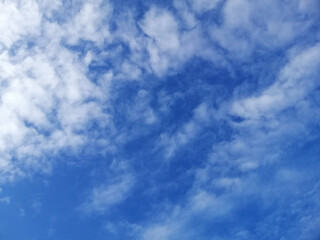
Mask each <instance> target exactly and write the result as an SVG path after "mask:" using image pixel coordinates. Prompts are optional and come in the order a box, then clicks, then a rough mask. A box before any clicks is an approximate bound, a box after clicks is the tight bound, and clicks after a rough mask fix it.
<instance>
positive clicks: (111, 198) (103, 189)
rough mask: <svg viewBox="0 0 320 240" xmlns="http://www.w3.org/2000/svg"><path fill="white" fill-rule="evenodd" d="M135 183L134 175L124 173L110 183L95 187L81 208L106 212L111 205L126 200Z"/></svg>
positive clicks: (99, 212) (91, 211)
mask: <svg viewBox="0 0 320 240" xmlns="http://www.w3.org/2000/svg"><path fill="white" fill-rule="evenodd" d="M133 184H134V177H133V176H132V175H124V176H122V177H120V178H119V179H116V180H114V181H112V182H110V183H105V184H102V185H100V186H97V187H94V188H93V189H92V191H91V192H90V194H89V198H88V199H87V201H86V202H85V203H84V204H83V205H82V206H81V210H83V211H84V212H86V213H88V214H92V213H98V214H102V213H105V212H106V211H108V210H109V209H110V207H112V206H114V205H116V204H118V203H121V202H122V201H124V200H125V199H126V198H127V197H128V194H129V192H130V190H131V188H132V186H133Z"/></svg>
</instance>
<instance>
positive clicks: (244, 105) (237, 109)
mask: <svg viewBox="0 0 320 240" xmlns="http://www.w3.org/2000/svg"><path fill="white" fill-rule="evenodd" d="M319 66H320V45H319V44H318V45H315V46H313V47H310V48H307V49H305V50H304V51H302V52H301V53H299V54H297V55H295V56H294V57H292V59H290V62H289V63H288V64H287V65H286V66H285V67H284V68H283V69H282V70H281V72H280V73H279V76H278V79H277V80H276V81H275V83H274V84H273V85H271V86H270V87H269V88H268V89H266V90H265V91H263V92H262V93H261V94H260V95H259V96H255V97H249V98H246V99H243V100H240V101H236V102H235V103H234V104H233V106H232V110H231V112H232V113H233V114H236V115H239V116H242V117H245V118H249V119H257V118H261V117H269V118H270V117H272V116H274V114H276V113H279V112H280V111H282V110H284V109H286V108H288V107H294V106H295V105H296V104H297V102H298V101H300V100H302V99H303V98H305V97H306V96H307V95H308V93H309V92H310V91H312V90H313V89H314V88H315V87H316V86H318V83H317V81H316V79H314V77H315V76H316V74H318V73H319Z"/></svg>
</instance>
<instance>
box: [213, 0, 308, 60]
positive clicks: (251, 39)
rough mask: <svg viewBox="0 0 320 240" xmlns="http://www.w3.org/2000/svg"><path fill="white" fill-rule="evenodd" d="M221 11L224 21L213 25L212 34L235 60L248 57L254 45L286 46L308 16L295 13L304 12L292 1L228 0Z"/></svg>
mask: <svg viewBox="0 0 320 240" xmlns="http://www.w3.org/2000/svg"><path fill="white" fill-rule="evenodd" d="M222 12H223V23H222V24H221V25H216V26H213V27H212V31H211V36H212V39H213V40H214V41H215V42H218V43H219V44H220V45H221V46H222V47H223V48H225V49H226V50H227V51H228V52H229V53H230V54H231V56H232V58H235V59H238V60H239V59H242V60H243V59H247V57H249V56H251V54H252V53H253V52H254V51H255V50H256V49H257V48H259V49H260V50H261V48H266V49H275V48H278V47H280V46H286V44H288V43H290V42H293V41H294V39H295V38H296V37H298V36H301V35H302V34H303V33H304V32H305V30H306V29H308V27H309V26H310V22H309V21H308V19H304V20H300V19H299V18H298V17H297V15H299V14H303V13H302V12H300V11H299V9H298V8H297V5H296V4H295V3H294V2H292V3H289V4H287V3H283V2H279V1H266V0H263V1H259V2H252V1H248V0H229V1H226V3H225V5H224V6H223V10H222ZM292 12H296V13H297V15H293V14H292ZM235 43H236V44H235Z"/></svg>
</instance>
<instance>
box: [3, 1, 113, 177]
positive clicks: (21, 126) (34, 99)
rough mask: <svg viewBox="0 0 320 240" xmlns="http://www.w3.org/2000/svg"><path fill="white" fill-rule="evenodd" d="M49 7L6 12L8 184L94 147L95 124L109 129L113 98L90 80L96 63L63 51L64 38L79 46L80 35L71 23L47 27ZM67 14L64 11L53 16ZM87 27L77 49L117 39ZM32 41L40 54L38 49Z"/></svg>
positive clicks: (10, 6) (86, 12)
mask: <svg viewBox="0 0 320 240" xmlns="http://www.w3.org/2000/svg"><path fill="white" fill-rule="evenodd" d="M43 4H45V3H43ZM43 4H42V5H41V7H40V8H39V5H38V3H37V2H35V1H31V0H30V1H24V2H19V1H5V2H3V3H2V6H1V10H0V11H1V12H2V13H1V14H0V15H1V17H0V18H2V20H1V21H0V29H1V31H2V33H3V34H2V35H1V36H2V37H0V42H2V44H4V45H5V46H6V48H5V49H3V51H2V52H1V54H0V61H1V66H0V79H1V97H0V99H1V101H0V113H1V120H0V122H1V124H0V156H1V161H0V172H1V177H0V178H1V179H0V180H1V181H7V180H15V179H16V177H22V176H27V175H29V174H32V172H33V171H35V170H36V171H42V172H48V171H50V169H51V162H50V161H49V158H50V156H51V155H54V154H56V153H58V152H59V151H60V150H61V149H63V148H68V147H72V148H74V149H76V148H78V147H79V146H81V145H82V144H83V143H84V142H86V138H87V135H88V132H87V127H88V124H89V123H90V121H92V120H94V121H97V122H98V123H101V124H102V125H103V126H106V125H108V123H109V118H108V116H107V115H106V114H105V113H104V112H103V110H102V108H103V106H102V105H103V103H105V101H106V99H107V98H108V93H107V92H103V91H105V90H106V89H105V88H104V87H101V88H99V87H98V86H97V85H95V84H94V83H92V82H91V81H90V80H89V79H88V78H87V76H86V74H87V66H88V62H85V61H83V60H82V59H80V58H79V57H78V56H77V55H75V54H73V53H72V52H70V51H69V50H68V49H66V48H65V47H64V46H62V45H61V44H60V43H61V40H62V39H63V38H68V39H71V38H70V36H71V35H72V31H71V30H74V29H71V28H70V27H68V26H69V25H68V24H69V23H67V24H66V25H58V24H57V23H54V22H51V23H49V22H46V20H45V18H42V14H41V13H40V9H42V8H45V6H44V5H43ZM88 4H89V3H88ZM88 4H87V5H85V7H84V8H83V9H82V10H81V11H80V13H79V14H80V15H81V14H82V15H81V16H82V18H83V19H85V20H86V19H87V20H88V19H92V13H93V12H98V9H99V5H90V4H89V5H88ZM59 6H60V4H59V3H57V4H56V6H55V7H53V8H52V10H54V9H57V8H58V7H59ZM76 16H78V15H76ZM95 17H97V16H96V15H95ZM99 17H101V16H100V15H99ZM76 18H77V17H76ZM72 21H73V20H71V22H72ZM90 21H91V20H90ZM98 21H99V20H97V18H94V19H92V21H91V22H92V23H91V25H92V26H93V25H94V26H100V25H99V24H101V23H100V22H98ZM8 23H9V25H8ZM77 26H78V25H77ZM87 27H88V29H86V28H84V29H82V30H83V31H77V33H79V34H80V35H77V36H73V37H74V38H73V39H74V40H72V41H73V42H75V41H78V40H79V39H80V38H84V39H86V40H92V41H97V42H98V41H100V38H101V37H102V36H104V37H106V38H108V36H109V35H108V30H107V28H104V29H105V30H106V31H100V30H99V29H94V28H90V24H89V25H88V26H87ZM95 32H97V34H99V37H96V35H95ZM40 33H41V35H40ZM89 35H90V37H92V39H91V38H90V39H89V37H88V36H89ZM30 40H31V41H33V42H35V43H36V46H33V47H30V46H29V45H28V41H30ZM17 42H19V44H16V43H17Z"/></svg>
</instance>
